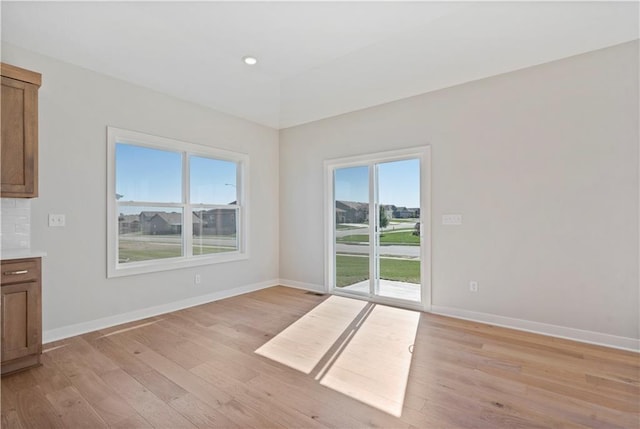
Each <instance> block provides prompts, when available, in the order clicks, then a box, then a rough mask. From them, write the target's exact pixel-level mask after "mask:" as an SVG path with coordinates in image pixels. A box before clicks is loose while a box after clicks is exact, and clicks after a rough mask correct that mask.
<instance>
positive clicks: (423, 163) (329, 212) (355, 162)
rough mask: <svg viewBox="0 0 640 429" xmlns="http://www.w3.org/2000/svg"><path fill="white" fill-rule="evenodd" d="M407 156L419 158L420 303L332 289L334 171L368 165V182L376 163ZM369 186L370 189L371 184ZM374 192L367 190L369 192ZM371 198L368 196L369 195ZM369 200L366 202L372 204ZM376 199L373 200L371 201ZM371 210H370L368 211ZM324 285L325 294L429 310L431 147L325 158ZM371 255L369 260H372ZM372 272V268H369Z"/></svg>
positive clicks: (408, 157)
mask: <svg viewBox="0 0 640 429" xmlns="http://www.w3.org/2000/svg"><path fill="white" fill-rule="evenodd" d="M406 159H419V160H420V220H419V222H420V235H421V243H420V282H421V291H420V292H421V300H422V302H421V303H416V302H412V301H405V300H399V299H395V298H386V297H381V296H377V295H372V294H371V293H369V294H367V295H358V294H352V293H347V292H342V291H340V290H338V289H337V288H335V285H334V282H335V267H334V261H335V259H334V258H335V201H334V171H335V170H336V169H339V168H346V167H358V166H365V165H367V166H369V177H370V182H369V183H370V185H371V177H372V175H373V174H374V172H373V171H372V170H373V167H374V166H375V164H378V163H383V162H392V161H402V160H406ZM370 188H372V187H371V186H370ZM373 192H375V190H374V189H369V195H370V196H371V195H372V193H373ZM370 198H371V197H370ZM371 201H372V200H371V199H370V201H369V203H370V204H371ZM373 201H375V200H373ZM370 212H371V210H370ZM375 212H376V210H374V216H373V222H377V217H378V214H377V213H375ZM371 218H372V217H371V216H370V220H369V223H370V228H369V236H370V240H369V243H370V244H371V245H372V246H375V242H374V241H371V236H372V234H374V233H375V228H371V225H372V224H371V222H372V219H371ZM324 247H325V249H324V250H325V257H324V268H325V270H324V271H325V274H324V276H325V277H324V286H325V290H326V292H327V293H331V294H335V295H341V296H347V297H351V298H357V299H366V300H368V301H372V302H376V303H381V304H391V305H395V306H402V307H405V308H411V309H416V310H421V311H430V310H431V277H432V276H431V146H430V145H426V146H418V147H412V148H406V149H399V150H393V151H385V152H376V153H371V154H363V155H356V156H350V157H344V158H335V159H328V160H325V161H324ZM372 259H374V258H370V263H375V261H373V260H372ZM370 272H371V270H370Z"/></svg>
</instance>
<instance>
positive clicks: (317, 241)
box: [280, 42, 639, 344]
mask: <svg viewBox="0 0 640 429" xmlns="http://www.w3.org/2000/svg"><path fill="white" fill-rule="evenodd" d="M638 113H639V112H638V43H637V42H633V43H627V44H623V45H619V46H616V47H612V48H608V49H604V50H600V51H595V52H592V53H588V54H584V55H580V56H576V57H572V58H568V59H564V60H561V61H557V62H553V63H549V64H545V65H541V66H536V67H532V68H528V69H524V70H521V71H517V72H513V73H508V74H504V75H500V76H496V77H491V78H488V79H484V80H480V81H476V82H472V83H468V84H464V85H460V86H456V87H452V88H448V89H444V90H441V91H436V92H432V93H428V94H424V95H420V96H416V97H412V98H409V99H405V100H401V101H398V102H394V103H389V104H385V105H382V106H378V107H374V108H370V109H366V110H362V111H358V112H353V113H349V114H345V115H342V116H338V117H335V118H330V119H327V120H322V121H318V122H314V123H310V124H306V125H302V126H298V127H294V128H290V129H286V130H283V131H281V134H280V213H281V217H280V220H281V233H280V277H281V278H282V279H285V280H284V282H285V283H291V284H306V285H309V286H314V285H315V286H317V287H322V286H323V285H324V278H323V273H324V260H323V239H324V237H323V160H325V159H331V158H337V157H343V156H351V155H357V154H364V153H371V152H376V151H384V150H391V149H395V148H405V147H412V146H419V145H424V144H430V145H431V146H432V165H433V171H432V214H433V240H432V247H433V249H432V250H433V255H432V270H433V272H432V274H431V276H432V288H433V293H432V299H433V305H434V308H435V307H437V308H440V309H448V310H450V311H451V312H455V311H456V310H461V311H459V312H458V313H459V314H462V315H465V314H467V315H472V314H484V315H485V316H486V315H494V316H498V317H499V318H500V317H502V319H500V320H515V319H523V320H525V321H532V322H539V323H541V324H548V325H553V326H559V327H567V328H574V329H579V330H586V331H591V332H595V333H602V334H608V335H612V336H621V337H626V338H630V339H637V338H639V320H638V303H639V293H638V284H639V278H638V233H639V231H638V195H639V192H638V138H639V135H638ZM445 213H461V214H463V216H464V224H463V225H462V226H459V227H444V226H442V225H441V223H440V222H439V220H440V218H441V216H442V215H443V214H445ZM470 280H477V281H479V284H480V291H479V292H478V293H477V294H473V293H470V292H469V291H468V282H469V281H470ZM485 318H486V317H485ZM506 318H511V319H506ZM534 325H535V324H531V325H529V326H534ZM538 326H542V325H538ZM564 332H568V331H564ZM604 341H605V342H606V340H604ZM625 344H628V343H625Z"/></svg>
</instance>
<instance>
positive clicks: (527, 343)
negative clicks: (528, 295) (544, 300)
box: [1, 287, 640, 429]
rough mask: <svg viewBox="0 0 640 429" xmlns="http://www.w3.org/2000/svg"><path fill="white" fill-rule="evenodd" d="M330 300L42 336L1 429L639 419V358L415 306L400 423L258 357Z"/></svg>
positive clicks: (256, 301) (273, 298)
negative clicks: (36, 358)
mask: <svg viewBox="0 0 640 429" xmlns="http://www.w3.org/2000/svg"><path fill="white" fill-rule="evenodd" d="M327 298H328V296H315V295H312V294H307V293H305V292H303V291H299V290H294V289H289V288H284V287H276V288H270V289H266V290H263V291H259V292H254V293H250V294H247V295H243V296H239V297H235V298H230V299H226V300H222V301H218V302H214V303H211V304H206V305H202V306H199V307H194V308H190V309H187V310H182V311H178V312H175V313H171V314H167V315H162V316H158V317H154V318H150V319H146V320H143V321H139V322H134V323H130V324H126V325H122V326H118V327H114V328H110V329H105V330H102V331H98V332H93V333H90V334H85V335H82V336H78V337H74V338H69V339H66V340H62V341H58V342H55V343H51V344H48V345H46V346H45V353H44V354H43V357H42V361H43V366H41V367H39V368H36V369H33V370H29V371H26V372H22V373H19V374H15V375H11V376H7V377H4V378H3V379H2V392H1V393H2V411H1V414H2V421H1V423H2V428H47V427H67V428H83V427H84V428H100V427H114V428H137V427H141V428H142V427H158V428H182V427H189V428H191V427H220V428H227V427H229V428H318V429H324V428H352V427H379V428H383V427H384V428H448V427H470V428H471V427H473V428H536V427H541V428H542V427H544V428H548V427H570V428H574V427H598V428H601V427H607V428H637V427H638V426H639V424H638V422H639V412H640V404H639V393H640V382H639V378H640V374H639V373H640V362H639V356H638V355H637V354H635V353H631V352H623V351H616V350H611V349H607V348H603V347H597V346H590V345H584V344H579V343H574V342H571V341H566V340H560V339H554V338H549V337H543V336H539V335H533V334H528V333H522V332H518V331H513V330H508V329H503V328H497V327H491V326H488V325H482V324H479V323H472V322H465V321H460V320H456V319H451V318H446V317H441V316H434V315H429V314H421V315H420V317H419V324H418V329H417V338H416V340H415V345H414V347H413V348H412V353H413V354H412V358H411V367H410V372H409V380H408V383H407V387H406V394H405V397H404V405H403V408H402V414H401V417H399V418H398V417H394V416H392V415H390V414H387V413H385V412H383V411H380V410H379V409H377V408H374V407H371V406H369V405H365V404H364V403H362V402H360V401H358V400H357V399H355V398H352V397H350V396H348V395H345V394H342V393H338V392H337V391H335V390H332V389H330V388H328V387H325V386H323V385H321V384H320V382H319V381H318V380H316V378H315V377H314V374H313V373H312V374H305V373H303V372H301V371H297V370H294V369H291V368H289V367H287V366H284V365H282V364H279V363H277V362H275V361H273V360H270V359H268V358H266V357H263V356H260V355H258V354H256V353H254V352H255V350H256V349H258V348H259V347H261V346H262V345H263V344H265V343H266V342H267V341H269V340H270V339H272V338H273V337H274V336H276V335H277V334H278V333H280V332H281V331H282V330H284V329H285V328H286V327H287V326H289V325H290V324H292V323H293V322H295V321H296V320H298V319H299V318H301V317H302V316H303V315H305V314H306V313H308V312H309V311H310V310H312V309H313V308H315V307H316V306H317V305H319V304H320V303H321V302H323V301H324V300H326V299H327ZM379 371H380V372H381V373H384V372H385V368H379Z"/></svg>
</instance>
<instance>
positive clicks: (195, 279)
mask: <svg viewBox="0 0 640 429" xmlns="http://www.w3.org/2000/svg"><path fill="white" fill-rule="evenodd" d="M200 283H202V278H201V277H200V274H196V275H195V276H193V284H196V285H199V284H200Z"/></svg>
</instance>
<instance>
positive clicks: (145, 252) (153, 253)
mask: <svg viewBox="0 0 640 429" xmlns="http://www.w3.org/2000/svg"><path fill="white" fill-rule="evenodd" d="M235 250H237V249H236V248H235V247H224V246H193V254H194V255H207V254H211V253H223V252H233V251H235ZM180 256H182V244H180V243H162V242H148V241H133V240H123V239H120V241H119V243H118V259H119V260H120V263H127V262H138V261H149V260H152V259H166V258H178V257H180Z"/></svg>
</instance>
